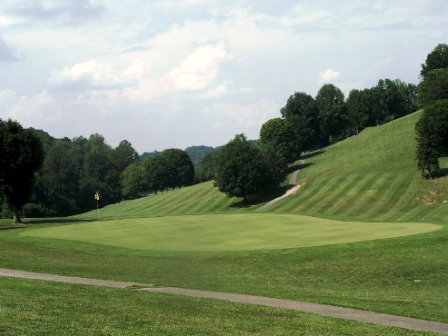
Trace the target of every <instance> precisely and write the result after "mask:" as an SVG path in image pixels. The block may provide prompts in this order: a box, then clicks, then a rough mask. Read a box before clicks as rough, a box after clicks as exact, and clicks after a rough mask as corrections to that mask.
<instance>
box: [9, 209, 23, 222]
mask: <svg viewBox="0 0 448 336" xmlns="http://www.w3.org/2000/svg"><path fill="white" fill-rule="evenodd" d="M11 210H12V213H13V215H14V217H13V221H12V223H13V224H21V223H22V220H21V219H20V214H19V210H18V209H17V208H16V207H15V206H12V209H11Z"/></svg>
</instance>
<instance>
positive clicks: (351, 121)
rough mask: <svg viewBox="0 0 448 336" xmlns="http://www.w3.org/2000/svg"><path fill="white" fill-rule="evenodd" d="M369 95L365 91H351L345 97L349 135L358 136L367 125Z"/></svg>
mask: <svg viewBox="0 0 448 336" xmlns="http://www.w3.org/2000/svg"><path fill="white" fill-rule="evenodd" d="M369 98H370V95H369V94H368V91H366V90H362V91H360V90H356V89H354V90H351V91H350V93H349V95H348V97H347V102H346V104H347V123H348V128H349V132H350V133H351V134H359V132H360V131H362V130H363V129H364V128H366V127H367V126H368V125H369V115H370V99H369Z"/></svg>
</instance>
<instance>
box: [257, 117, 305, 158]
mask: <svg viewBox="0 0 448 336" xmlns="http://www.w3.org/2000/svg"><path fill="white" fill-rule="evenodd" d="M260 147H261V148H262V149H263V150H268V149H271V150H273V151H276V152H277V153H278V155H279V156H280V157H282V158H283V159H284V160H285V161H286V162H287V163H292V162H294V161H295V160H297V159H298V158H299V157H300V147H299V144H298V142H297V139H296V136H295V132H294V128H293V127H292V125H291V123H290V122H289V121H287V120H286V119H283V118H275V119H270V120H268V121H266V122H265V123H264V124H263V125H262V126H261V129H260Z"/></svg>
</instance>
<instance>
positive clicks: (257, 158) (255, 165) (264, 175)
mask: <svg viewBox="0 0 448 336" xmlns="http://www.w3.org/2000/svg"><path fill="white" fill-rule="evenodd" d="M276 183H278V181H276V180H274V179H273V178H272V176H271V171H270V169H269V164H268V162H267V160H266V158H265V157H263V155H262V153H261V151H260V150H259V149H258V148H257V147H255V146H253V145H251V144H250V143H249V142H248V141H247V139H246V137H245V136H244V134H238V135H236V136H235V138H234V139H233V140H231V141H230V142H229V143H227V144H226V145H225V146H224V147H223V148H221V150H220V151H219V152H218V153H217V155H216V158H215V186H216V187H218V189H219V191H221V192H223V193H225V194H226V195H227V196H229V197H241V198H243V199H244V202H245V203H248V197H249V196H250V195H253V194H256V193H259V192H261V191H263V190H266V189H268V188H270V187H272V186H273V185H275V184H276Z"/></svg>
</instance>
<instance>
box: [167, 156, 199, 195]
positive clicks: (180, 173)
mask: <svg viewBox="0 0 448 336" xmlns="http://www.w3.org/2000/svg"><path fill="white" fill-rule="evenodd" d="M161 158H162V160H163V165H164V169H165V173H166V174H167V178H166V181H165V183H166V185H165V187H166V188H176V187H178V188H180V187H182V186H189V185H192V184H193V183H194V165H193V162H192V161H191V159H190V157H189V156H188V154H187V153H186V152H184V151H183V150H181V149H175V148H170V149H166V150H164V151H163V152H162V155H161Z"/></svg>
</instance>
